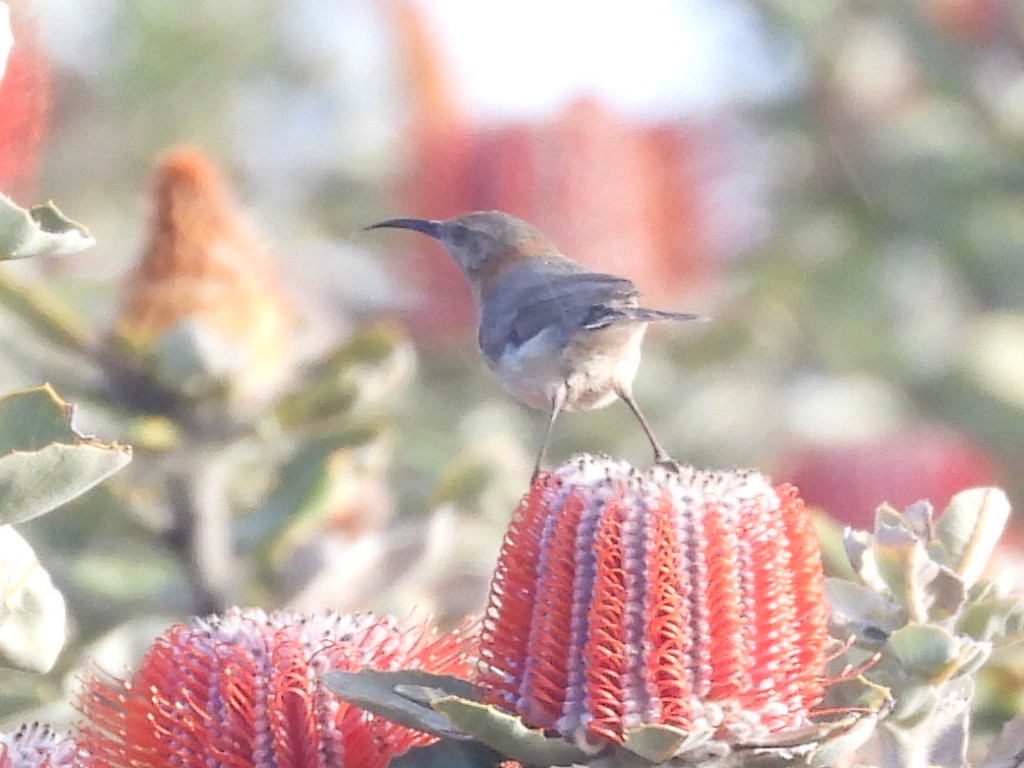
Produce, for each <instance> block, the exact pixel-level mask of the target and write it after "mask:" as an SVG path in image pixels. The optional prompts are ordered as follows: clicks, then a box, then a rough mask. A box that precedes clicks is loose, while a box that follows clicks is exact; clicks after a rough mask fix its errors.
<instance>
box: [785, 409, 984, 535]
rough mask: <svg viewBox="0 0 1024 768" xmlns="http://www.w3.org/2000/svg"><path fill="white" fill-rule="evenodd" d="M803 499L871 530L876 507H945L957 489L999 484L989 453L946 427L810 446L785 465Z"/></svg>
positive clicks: (850, 523)
mask: <svg viewBox="0 0 1024 768" xmlns="http://www.w3.org/2000/svg"><path fill="white" fill-rule="evenodd" d="M785 471H786V476H787V477H789V478H791V479H792V481H793V482H794V483H795V484H797V485H798V486H800V490H801V492H802V493H803V497H804V499H805V500H806V501H807V503H808V504H810V505H811V506H814V507H820V508H821V509H822V510H824V511H825V512H827V513H828V514H829V515H830V516H832V517H834V518H835V519H836V520H838V521H840V522H842V523H845V524H846V525H850V526H853V527H854V528H863V529H867V530H871V529H873V528H874V519H875V509H876V508H877V507H878V505H879V504H880V503H882V502H888V503H889V504H891V505H892V506H894V507H896V508H897V509H902V508H904V507H906V506H907V505H908V504H912V503H913V502H915V501H919V500H920V499H927V500H929V501H931V502H932V503H933V504H934V505H935V506H936V508H938V509H942V508H944V507H945V506H946V502H948V501H949V499H950V498H951V497H952V496H953V495H954V494H955V493H957V492H958V491H962V490H964V489H965V488H971V487H975V486H982V485H994V484H996V469H995V465H994V463H993V461H992V459H991V458H990V457H989V455H988V454H987V453H986V452H985V451H984V450H983V449H982V448H981V447H980V446H979V445H978V444H977V443H975V442H974V441H973V440H971V439H969V438H968V437H966V436H964V435H962V434H959V433H957V432H955V431H953V430H951V429H949V428H946V427H938V426H928V425H922V426H918V427H915V428H913V429H908V430H905V431H903V432H899V433H896V434H895V435H890V436H886V437H885V438H882V439H878V440H868V441H864V442H859V443H853V444H843V445H820V446H812V447H808V448H805V449H804V450H802V451H800V452H799V453H797V454H796V455H794V456H793V457H792V458H791V459H790V460H789V461H787V462H786V470H785Z"/></svg>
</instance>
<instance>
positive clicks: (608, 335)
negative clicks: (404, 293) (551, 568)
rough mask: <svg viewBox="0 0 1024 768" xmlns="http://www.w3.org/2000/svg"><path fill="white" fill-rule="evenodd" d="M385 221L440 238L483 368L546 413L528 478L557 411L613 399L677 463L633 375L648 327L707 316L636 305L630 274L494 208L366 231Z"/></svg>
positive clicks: (657, 455) (669, 463)
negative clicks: (463, 295)
mask: <svg viewBox="0 0 1024 768" xmlns="http://www.w3.org/2000/svg"><path fill="white" fill-rule="evenodd" d="M387 228H390V229H406V230H412V231H414V232H420V233H422V234H424V235H427V236H429V237H431V238H433V239H434V240H436V241H438V242H439V243H440V244H441V245H442V246H444V248H445V250H447V251H448V253H449V255H450V256H451V257H452V259H454V261H455V263H456V264H457V265H458V267H459V269H460V270H461V272H462V274H463V276H464V277H465V278H466V282H467V283H468V284H469V288H470V290H471V291H472V293H473V297H474V299H475V300H476V305H477V309H478V313H479V331H478V335H477V340H478V342H479V345H480V351H481V353H482V355H483V358H484V361H485V362H486V363H487V366H488V367H489V368H490V369H491V371H493V372H494V374H495V375H496V376H497V378H498V380H499V381H500V382H501V384H502V386H503V387H504V388H505V389H506V390H507V391H508V392H509V393H510V394H511V395H512V396H513V397H515V398H516V399H517V400H519V401H521V402H522V403H525V404H526V405H528V406H530V407H532V408H535V409H538V410H542V411H546V412H547V413H548V421H547V428H546V430H545V432H544V438H543V440H542V441H541V445H540V450H539V451H538V453H537V458H536V462H535V463H534V467H533V477H534V479H536V478H537V476H538V475H539V474H540V472H541V466H542V465H543V463H544V456H545V453H546V452H547V448H548V444H549V443H550V441H551V435H552V432H553V430H554V426H555V421H556V420H557V419H558V416H559V415H560V414H561V413H562V412H563V411H588V410H593V409H597V408H604V407H606V406H608V405H610V404H611V403H613V402H614V401H615V400H616V399H620V400H622V401H623V402H624V403H625V404H626V405H627V406H628V407H629V409H630V410H631V411H632V412H633V415H634V416H635V417H636V419H637V421H639V422H640V426H641V428H642V429H643V431H644V433H645V434H646V435H647V439H648V441H649V442H650V444H651V448H652V450H653V451H654V462H655V464H658V465H661V466H664V467H668V468H671V469H676V470H678V468H679V464H678V463H677V462H676V461H675V460H674V459H673V458H672V457H671V455H670V454H669V452H668V451H667V450H665V448H664V447H663V446H662V444H661V443H660V442H659V441H658V438H657V437H655V435H654V430H653V429H652V428H651V425H650V423H649V422H648V421H647V418H646V417H645V416H644V414H643V411H641V410H640V406H639V404H638V403H637V401H636V398H635V397H634V396H633V380H634V379H635V377H636V374H637V371H638V369H639V367H640V357H641V344H642V342H643V337H644V334H645V333H646V331H647V326H648V325H650V324H651V323H659V322H664V321H689V320H704V319H706V318H704V317H702V316H701V315H697V314H692V313H689V312H667V311H663V310H658V309H647V308H645V307H641V306H640V302H639V297H640V292H639V290H638V289H637V287H636V285H634V284H633V282H632V281H631V280H628V279H627V278H624V277H618V276H616V275H609V274H603V273H600V272H593V271H591V270H589V269H587V268H586V267H584V266H583V265H581V264H579V263H577V262H575V261H573V260H572V259H570V258H568V257H567V256H565V255H563V254H562V253H561V252H560V251H559V250H558V248H557V247H555V245H554V244H553V243H552V242H551V241H550V240H548V239H547V238H546V237H545V236H544V235H542V234H541V233H540V231H538V230H537V228H536V227H534V226H533V225H532V224H530V223H528V222H526V221H523V220H522V219H519V218H516V217H515V216H512V215H510V214H507V213H503V212H501V211H477V212H474V213H468V214H465V215H463V216H458V217H455V218H452V219H446V220H432V219H414V218H401V219H388V220H386V221H380V222H377V223H376V224H371V225H370V226H368V227H366V228H365V229H366V230H373V229H387Z"/></svg>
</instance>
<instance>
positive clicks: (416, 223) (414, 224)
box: [365, 219, 441, 238]
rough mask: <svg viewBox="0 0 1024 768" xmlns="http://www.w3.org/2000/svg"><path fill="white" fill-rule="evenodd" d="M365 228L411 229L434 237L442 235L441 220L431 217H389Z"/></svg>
mask: <svg viewBox="0 0 1024 768" xmlns="http://www.w3.org/2000/svg"><path fill="white" fill-rule="evenodd" d="M365 229H411V230H413V231H414V232H422V233H423V234H424V235H430V236H431V237H433V238H438V237H440V236H441V222H440V221H431V220H429V219H388V220H387V221H380V222H377V223H376V224H371V225H370V226H368V227H365Z"/></svg>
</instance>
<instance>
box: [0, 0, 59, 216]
mask: <svg viewBox="0 0 1024 768" xmlns="http://www.w3.org/2000/svg"><path fill="white" fill-rule="evenodd" d="M9 5H10V6H11V31H12V32H13V34H14V45H13V47H12V48H11V52H10V55H9V57H8V59H7V70H6V72H4V76H3V80H2V81H0V192H2V193H4V194H5V195H7V196H8V197H12V198H13V199H14V200H15V201H17V202H19V203H21V204H22V205H28V204H29V202H31V201H30V200H29V199H28V198H29V197H30V196H31V195H32V192H33V186H34V184H35V167H36V157H37V156H38V153H39V148H40V147H41V146H42V143H43V140H44V139H45V138H46V123H47V117H48V114H49V107H50V67H49V65H48V63H47V60H46V57H45V56H44V55H43V51H42V49H41V48H40V46H39V43H38V42H37V41H36V34H35V27H34V25H33V23H32V19H31V17H30V16H29V13H28V10H29V9H28V4H27V3H26V2H20V3H19V2H16V3H9Z"/></svg>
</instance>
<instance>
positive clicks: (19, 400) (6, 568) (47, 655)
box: [0, 386, 131, 672]
mask: <svg viewBox="0 0 1024 768" xmlns="http://www.w3.org/2000/svg"><path fill="white" fill-rule="evenodd" d="M71 411H72V409H71V408H70V407H69V406H68V405H67V404H66V403H64V402H62V401H61V400H60V399H59V398H58V397H57V395H56V393H55V392H54V391H53V390H52V389H51V388H50V387H48V386H43V387H39V388H38V389H32V390H27V391H24V392H16V393H12V394H8V395H4V396H0V521H2V524H0V589H2V594H3V602H2V605H0V663H2V664H3V665H4V666H9V667H15V668H17V669H23V670H29V671H35V672H45V671H47V670H49V669H50V668H51V667H52V666H53V664H54V662H55V661H56V660H57V655H58V654H59V653H60V650H61V648H62V647H63V644H64V634H65V632H64V630H65V608H64V598H63V597H62V596H61V594H60V592H59V591H58V590H57V589H56V588H55V587H54V586H53V584H52V582H51V581H50V576H49V574H48V573H47V572H46V570H45V568H44V567H43V566H42V565H41V564H40V563H39V561H38V560H37V559H36V556H35V553H34V552H33V550H32V547H31V546H30V545H29V544H28V542H27V541H25V539H24V538H22V537H21V536H20V535H19V534H18V533H17V532H15V530H14V529H13V528H12V527H11V525H12V524H14V523H19V522H23V521H25V520H29V519H31V518H33V517H38V516H39V515H42V514H45V513H46V512H49V511H51V510H52V509H54V508H56V507H58V506H60V505H61V504H64V503H65V502H67V501H70V500H71V499H74V498H76V497H77V496H80V495H81V494H83V493H85V492H86V491H88V490H89V489H90V488H92V487H93V486H95V485H96V484H97V483H99V482H101V481H102V480H103V479H105V478H106V477H108V476H110V475H111V474H113V473H114V472H116V471H118V470H119V469H121V468H122V467H124V466H125V465H126V464H127V463H128V462H129V461H130V460H131V449H130V448H128V447H126V446H122V445H117V444H106V443H102V442H100V441H98V440H96V439H94V438H91V437H86V436H83V435H80V434H79V433H78V432H76V431H75V430H74V428H73V427H72V426H71Z"/></svg>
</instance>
